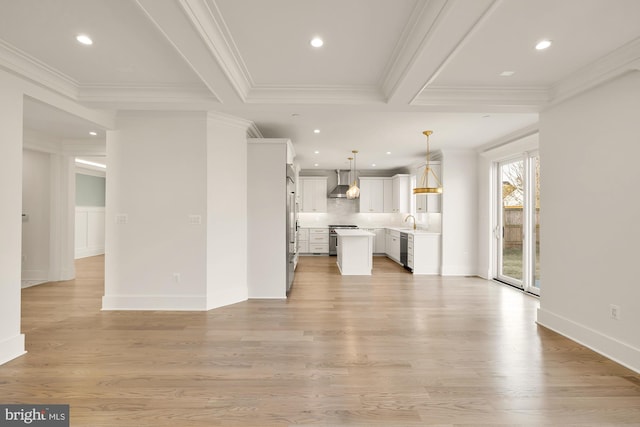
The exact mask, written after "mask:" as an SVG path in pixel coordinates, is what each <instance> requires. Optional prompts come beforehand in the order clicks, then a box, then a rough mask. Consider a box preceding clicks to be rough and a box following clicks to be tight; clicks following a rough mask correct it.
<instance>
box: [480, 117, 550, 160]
mask: <svg viewBox="0 0 640 427" xmlns="http://www.w3.org/2000/svg"><path fill="white" fill-rule="evenodd" d="M539 128H540V123H539V122H536V123H534V124H532V125H529V126H526V127H524V128H522V129H518V130H517V131H515V132H512V133H510V134H507V135H504V136H502V137H500V138H498V139H495V140H493V141H491V142H488V143H486V144H484V145H482V146H480V147H478V148H477V150H476V151H477V152H478V153H479V154H480V155H481V156H483V157H491V156H496V155H497V154H499V153H503V152H504V151H505V148H506V147H507V146H509V145H511V144H513V143H516V142H518V141H522V140H523V139H524V138H527V137H529V136H532V135H535V134H537V133H538V132H539ZM523 144H524V145H522V146H521V147H520V148H522V151H526V149H532V147H533V146H530V145H529V143H528V142H527V143H523ZM535 146H536V148H537V141H536V143H535ZM507 150H508V151H509V152H511V151H513V147H509V148H507Z"/></svg>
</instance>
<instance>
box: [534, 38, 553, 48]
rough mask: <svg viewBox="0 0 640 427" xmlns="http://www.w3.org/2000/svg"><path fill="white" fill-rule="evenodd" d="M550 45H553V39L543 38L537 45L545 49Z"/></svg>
mask: <svg viewBox="0 0 640 427" xmlns="http://www.w3.org/2000/svg"><path fill="white" fill-rule="evenodd" d="M549 46H551V40H541V41H539V42H538V44H537V45H536V49H538V50H544V49H546V48H548V47H549Z"/></svg>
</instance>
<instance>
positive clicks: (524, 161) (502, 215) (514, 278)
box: [495, 153, 540, 294]
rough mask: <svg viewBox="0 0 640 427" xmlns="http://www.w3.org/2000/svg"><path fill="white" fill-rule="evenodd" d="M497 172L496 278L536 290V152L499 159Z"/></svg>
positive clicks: (538, 162)
mask: <svg viewBox="0 0 640 427" xmlns="http://www.w3.org/2000/svg"><path fill="white" fill-rule="evenodd" d="M497 172H498V180H497V183H498V188H497V191H496V194H497V195H498V197H497V199H498V200H497V203H498V209H497V215H496V216H497V218H496V219H497V221H496V222H497V224H496V227H495V230H496V236H495V237H496V241H497V244H496V252H497V256H496V259H497V264H498V265H497V269H496V273H497V274H496V278H497V279H498V280H500V281H502V282H505V283H508V284H510V285H513V286H516V287H518V288H521V289H524V290H525V291H527V292H531V293H534V294H539V293H540V276H539V271H540V261H539V259H540V258H539V257H540V239H539V209H540V202H539V200H540V186H539V181H540V180H539V177H540V160H539V156H538V155H537V154H531V153H527V154H525V155H524V156H521V157H518V158H514V159H510V160H507V161H503V162H500V163H498V168H497Z"/></svg>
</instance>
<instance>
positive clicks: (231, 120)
mask: <svg viewBox="0 0 640 427" xmlns="http://www.w3.org/2000/svg"><path fill="white" fill-rule="evenodd" d="M207 120H208V121H212V122H215V123H218V124H221V125H225V126H233V127H236V128H241V129H245V130H246V131H247V134H249V133H250V132H258V133H259V132H260V131H259V130H258V128H257V127H256V125H255V123H253V122H252V121H251V120H247V119H243V118H241V117H236V116H232V115H229V114H225V113H221V112H219V111H208V112H207Z"/></svg>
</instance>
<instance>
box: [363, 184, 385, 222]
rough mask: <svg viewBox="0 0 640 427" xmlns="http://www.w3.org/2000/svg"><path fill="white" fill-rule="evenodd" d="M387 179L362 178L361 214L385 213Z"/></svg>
mask: <svg viewBox="0 0 640 427" xmlns="http://www.w3.org/2000/svg"><path fill="white" fill-rule="evenodd" d="M384 181H385V178H368V177H366V178H365V177H363V178H360V212H363V213H382V212H384Z"/></svg>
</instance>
